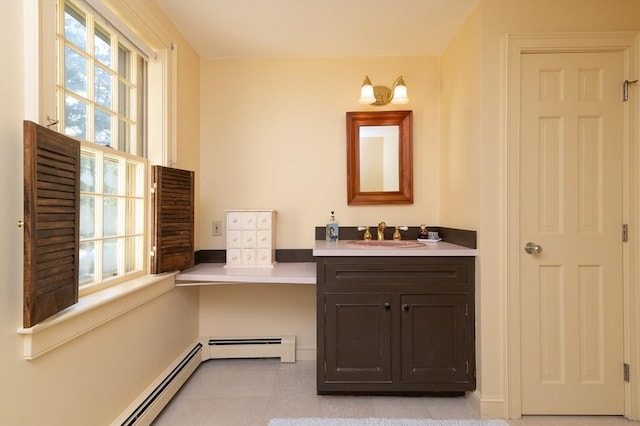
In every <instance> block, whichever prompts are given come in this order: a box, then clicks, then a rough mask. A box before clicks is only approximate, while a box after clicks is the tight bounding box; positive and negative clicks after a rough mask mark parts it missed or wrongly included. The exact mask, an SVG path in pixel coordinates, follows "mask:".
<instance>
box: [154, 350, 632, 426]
mask: <svg viewBox="0 0 640 426" xmlns="http://www.w3.org/2000/svg"><path fill="white" fill-rule="evenodd" d="M315 386H316V378H315V361H298V362H296V363H293V364H283V363H280V361H279V360H277V359H257V360H251V359H243V360H210V361H207V362H204V363H202V364H201V365H200V367H199V368H198V370H196V372H195V373H194V374H193V375H192V376H191V378H190V379H189V380H188V381H187V383H186V384H185V385H184V386H183V387H182V389H181V390H180V391H179V392H178V393H177V394H176V396H175V397H174V398H173V400H172V401H171V403H170V404H169V405H168V406H167V407H166V408H165V409H164V411H163V412H162V413H161V414H160V415H159V416H158V418H156V420H155V422H154V423H153V424H154V426H165V425H167V426H179V425H185V426H186V425H189V426H190V425H216V426H217V425H220V426H266V425H267V424H268V423H269V419H271V418H274V417H405V418H434V419H465V418H466V419H470V418H478V414H477V413H476V412H475V410H474V409H473V407H472V406H471V405H470V404H469V402H468V401H467V399H466V398H464V397H457V398H438V397H384V396H382V397H381V396H371V397H370V396H326V395H324V396H322V395H316V391H315ZM509 425H510V426H597V425H602V426H637V425H638V426H640V422H631V421H628V420H625V419H624V418H622V417H573V416H572V417H550V416H534V417H524V418H522V419H518V420H510V421H509Z"/></svg>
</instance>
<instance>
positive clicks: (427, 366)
mask: <svg viewBox="0 0 640 426" xmlns="http://www.w3.org/2000/svg"><path fill="white" fill-rule="evenodd" d="M316 261H317V292H318V293H317V296H318V297H317V301H318V309H317V312H318V318H317V325H318V329H317V338H318V342H317V343H318V371H317V391H318V393H319V394H331V393H361V394H420V393H431V392H447V393H459V392H463V391H470V390H474V389H475V337H474V270H475V269H474V265H475V258H474V257H446V256H438V257H317V258H316Z"/></svg>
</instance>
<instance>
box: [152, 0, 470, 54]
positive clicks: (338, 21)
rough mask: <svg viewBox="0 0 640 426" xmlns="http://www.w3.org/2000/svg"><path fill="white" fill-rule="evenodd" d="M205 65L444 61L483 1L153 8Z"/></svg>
mask: <svg viewBox="0 0 640 426" xmlns="http://www.w3.org/2000/svg"><path fill="white" fill-rule="evenodd" d="M156 1H157V2H158V3H159V4H160V6H161V7H162V8H163V9H164V11H165V12H166V13H167V15H168V16H169V18H170V19H171V20H172V21H173V22H174V23H175V25H176V26H177V27H178V29H179V30H180V31H181V32H182V34H183V35H184V36H185V38H186V39H187V40H188V41H189V42H190V43H191V45H192V46H193V47H194V49H195V50H196V51H197V52H198V54H199V55H200V56H201V57H203V58H246V57H336V56H341V57H350V56H351V57H352V56H423V55H439V54H440V53H442V51H443V50H444V48H445V47H446V46H447V44H448V43H449V41H450V40H451V37H452V36H453V35H454V34H455V33H456V31H457V30H458V29H459V28H460V27H461V26H462V24H463V23H464V21H465V19H466V18H467V16H469V14H470V13H471V11H472V10H473V7H474V6H475V5H476V3H477V2H478V0H156Z"/></svg>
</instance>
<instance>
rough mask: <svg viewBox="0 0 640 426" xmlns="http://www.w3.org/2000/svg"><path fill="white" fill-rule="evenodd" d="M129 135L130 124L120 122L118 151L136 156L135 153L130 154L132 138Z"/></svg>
mask: <svg viewBox="0 0 640 426" xmlns="http://www.w3.org/2000/svg"><path fill="white" fill-rule="evenodd" d="M129 134H130V133H129V124H128V123H125V122H124V121H122V120H118V149H119V150H120V151H123V152H129V153H131V154H135V152H130V148H131V142H130V139H131V138H130V137H129Z"/></svg>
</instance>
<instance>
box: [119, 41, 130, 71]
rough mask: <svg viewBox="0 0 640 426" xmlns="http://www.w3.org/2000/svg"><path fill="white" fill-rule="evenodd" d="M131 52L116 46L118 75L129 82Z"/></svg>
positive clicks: (121, 46)
mask: <svg viewBox="0 0 640 426" xmlns="http://www.w3.org/2000/svg"><path fill="white" fill-rule="evenodd" d="M130 70H131V51H130V50H129V49H127V48H126V47H124V46H123V45H121V44H119V45H118V74H120V76H121V77H123V78H125V79H127V80H129V79H130V78H131V71H130Z"/></svg>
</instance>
